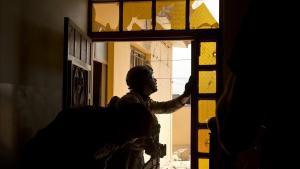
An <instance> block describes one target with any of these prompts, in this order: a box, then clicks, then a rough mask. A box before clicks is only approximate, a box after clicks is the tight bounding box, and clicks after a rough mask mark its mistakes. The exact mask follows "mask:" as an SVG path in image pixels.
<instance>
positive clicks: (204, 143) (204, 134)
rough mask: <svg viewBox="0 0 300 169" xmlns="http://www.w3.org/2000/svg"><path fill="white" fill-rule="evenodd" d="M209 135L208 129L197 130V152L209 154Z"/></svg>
mask: <svg viewBox="0 0 300 169" xmlns="http://www.w3.org/2000/svg"><path fill="white" fill-rule="evenodd" d="M209 133H210V130H208V129H201V130H198V152H201V153H209Z"/></svg>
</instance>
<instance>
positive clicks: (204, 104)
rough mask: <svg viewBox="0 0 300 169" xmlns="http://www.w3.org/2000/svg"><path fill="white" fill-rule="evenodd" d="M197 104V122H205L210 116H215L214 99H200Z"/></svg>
mask: <svg viewBox="0 0 300 169" xmlns="http://www.w3.org/2000/svg"><path fill="white" fill-rule="evenodd" d="M198 106H199V121H198V122H199V123H207V121H208V120H209V119H210V118H211V117H215V114H216V113H215V112H216V101H215V100H200V101H199V102H198Z"/></svg>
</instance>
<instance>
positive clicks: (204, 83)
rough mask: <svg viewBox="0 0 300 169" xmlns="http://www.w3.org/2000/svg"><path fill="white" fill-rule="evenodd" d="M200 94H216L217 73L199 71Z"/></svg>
mask: <svg viewBox="0 0 300 169" xmlns="http://www.w3.org/2000/svg"><path fill="white" fill-rule="evenodd" d="M199 93H216V71H199Z"/></svg>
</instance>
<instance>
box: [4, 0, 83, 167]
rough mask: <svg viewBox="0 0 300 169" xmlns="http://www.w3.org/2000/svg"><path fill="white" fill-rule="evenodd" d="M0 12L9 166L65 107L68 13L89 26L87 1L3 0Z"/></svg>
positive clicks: (5, 158) (5, 155)
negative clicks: (64, 88)
mask: <svg viewBox="0 0 300 169" xmlns="http://www.w3.org/2000/svg"><path fill="white" fill-rule="evenodd" d="M0 14H1V15H0V30H1V31H0V37H1V38H0V44H1V45H0V47H1V48H0V158H1V159H0V160H1V161H0V168H5V167H4V165H9V164H5V163H10V164H13V163H15V160H16V157H17V155H18V150H19V149H20V148H21V147H22V144H23V143H24V142H26V141H27V140H28V139H30V138H31V137H32V136H33V135H34V134H35V133H36V132H37V131H38V130H39V129H41V128H42V127H44V126H46V125H47V124H48V123H49V122H50V121H51V120H53V119H54V117H55V116H56V114H57V113H58V112H59V111H60V110H61V109H62V88H63V87H62V86H63V37H64V36H63V34H64V17H70V18H71V19H72V20H73V21H74V22H75V23H76V24H77V25H78V26H79V27H80V28H81V29H82V30H83V31H84V32H86V31H87V30H86V28H87V1H82V0H51V1H40V0H18V1H1V4H0ZM4 162H5V163H4Z"/></svg>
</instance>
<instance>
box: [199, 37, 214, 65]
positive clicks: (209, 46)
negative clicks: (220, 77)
mask: <svg viewBox="0 0 300 169" xmlns="http://www.w3.org/2000/svg"><path fill="white" fill-rule="evenodd" d="M215 64H216V42H202V43H201V45H200V58H199V65H215Z"/></svg>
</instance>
